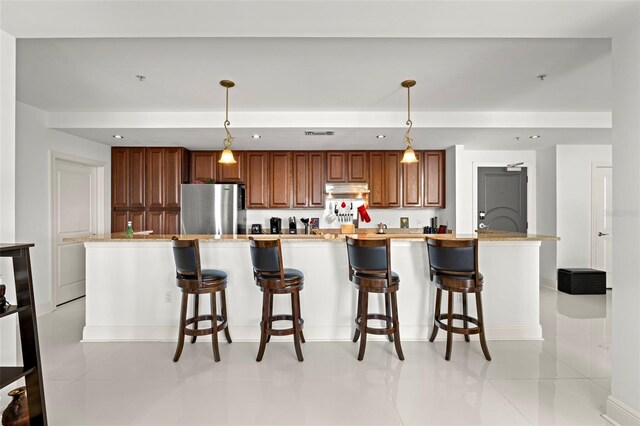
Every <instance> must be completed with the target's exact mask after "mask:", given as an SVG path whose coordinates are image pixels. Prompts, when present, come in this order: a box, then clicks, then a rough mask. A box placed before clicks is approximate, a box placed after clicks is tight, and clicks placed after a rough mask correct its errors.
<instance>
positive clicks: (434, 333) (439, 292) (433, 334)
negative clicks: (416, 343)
mask: <svg viewBox="0 0 640 426" xmlns="http://www.w3.org/2000/svg"><path fill="white" fill-rule="evenodd" d="M441 303H442V290H440V289H439V288H437V289H436V306H435V312H434V315H433V318H434V320H433V331H432V332H431V337H430V338H429V341H430V342H433V341H434V340H436V336H437V335H438V330H440V327H438V324H436V321H435V319H436V318H438V315H440V304H441Z"/></svg>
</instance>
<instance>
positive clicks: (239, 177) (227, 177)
mask: <svg viewBox="0 0 640 426" xmlns="http://www.w3.org/2000/svg"><path fill="white" fill-rule="evenodd" d="M220 154H221V153H217V156H216V162H217V161H218V160H219V159H220ZM244 154H245V153H244V152H242V151H234V152H233V156H234V157H235V159H236V164H221V163H217V168H218V179H217V181H218V182H244V173H243V169H244V167H243V163H244Z"/></svg>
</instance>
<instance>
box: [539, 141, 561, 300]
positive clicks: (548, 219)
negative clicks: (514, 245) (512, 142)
mask: <svg viewBox="0 0 640 426" xmlns="http://www.w3.org/2000/svg"><path fill="white" fill-rule="evenodd" d="M536 169H537V170H536V173H537V178H538V180H537V182H536V183H537V185H536V191H537V195H536V203H537V204H536V219H537V232H538V234H542V235H557V227H556V223H557V222H556V212H557V208H556V197H557V194H556V147H555V146H552V147H549V148H544V149H539V150H538V151H536ZM557 254H558V253H557V243H556V242H555V241H543V242H542V245H541V247H540V282H541V283H542V284H543V285H546V286H549V287H553V288H556V281H557V278H556V270H557Z"/></svg>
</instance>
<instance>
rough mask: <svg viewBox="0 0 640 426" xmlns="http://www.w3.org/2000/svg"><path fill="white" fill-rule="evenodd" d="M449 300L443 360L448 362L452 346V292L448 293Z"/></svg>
mask: <svg viewBox="0 0 640 426" xmlns="http://www.w3.org/2000/svg"><path fill="white" fill-rule="evenodd" d="M447 293H449V300H448V302H449V303H448V304H447V353H446V354H445V356H444V359H446V360H447V361H449V360H450V359H451V346H452V345H453V332H452V329H453V292H452V291H449V292H447Z"/></svg>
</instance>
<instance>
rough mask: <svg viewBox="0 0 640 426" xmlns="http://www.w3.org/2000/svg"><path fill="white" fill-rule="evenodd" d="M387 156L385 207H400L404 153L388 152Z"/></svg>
mask: <svg viewBox="0 0 640 426" xmlns="http://www.w3.org/2000/svg"><path fill="white" fill-rule="evenodd" d="M384 154H385V159H384V161H385V169H384V173H385V178H386V182H385V196H386V197H385V207H400V206H401V205H402V202H401V195H402V191H401V189H402V187H401V174H400V173H401V167H400V166H401V165H402V163H400V160H401V159H402V152H399V151H387V152H385V153H384Z"/></svg>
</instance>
